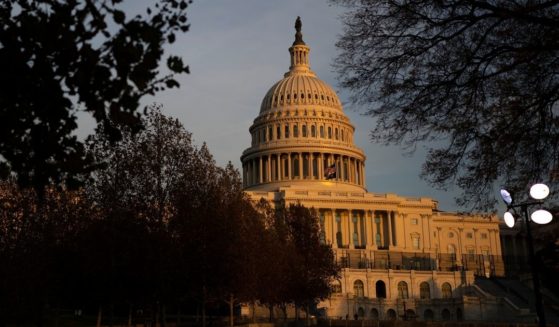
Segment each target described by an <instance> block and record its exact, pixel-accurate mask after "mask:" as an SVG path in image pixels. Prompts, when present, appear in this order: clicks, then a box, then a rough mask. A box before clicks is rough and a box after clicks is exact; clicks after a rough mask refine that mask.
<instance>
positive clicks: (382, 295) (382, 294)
mask: <svg viewBox="0 0 559 327" xmlns="http://www.w3.org/2000/svg"><path fill="white" fill-rule="evenodd" d="M375 288H376V296H377V299H386V284H384V282H383V281H382V280H379V281H377V282H376V284H375Z"/></svg>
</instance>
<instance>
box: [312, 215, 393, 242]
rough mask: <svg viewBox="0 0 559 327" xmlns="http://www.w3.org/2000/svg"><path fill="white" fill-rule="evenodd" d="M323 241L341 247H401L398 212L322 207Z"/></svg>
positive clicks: (320, 216)
mask: <svg viewBox="0 0 559 327" xmlns="http://www.w3.org/2000/svg"><path fill="white" fill-rule="evenodd" d="M319 218H320V229H321V238H322V241H323V242H328V243H330V244H332V245H333V246H334V248H339V249H347V248H349V249H365V248H377V249H388V248H390V247H396V246H398V237H397V235H398V233H397V232H396V226H397V224H396V212H395V211H384V210H383V211H381V210H375V211H370V210H368V211H363V210H340V209H320V210H319Z"/></svg>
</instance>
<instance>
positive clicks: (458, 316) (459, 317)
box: [456, 308, 464, 320]
mask: <svg viewBox="0 0 559 327" xmlns="http://www.w3.org/2000/svg"><path fill="white" fill-rule="evenodd" d="M463 319H464V316H463V314H462V309H460V308H457V309H456V320H463Z"/></svg>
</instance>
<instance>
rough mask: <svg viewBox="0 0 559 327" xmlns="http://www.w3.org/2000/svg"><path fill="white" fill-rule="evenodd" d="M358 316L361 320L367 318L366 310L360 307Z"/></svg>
mask: <svg viewBox="0 0 559 327" xmlns="http://www.w3.org/2000/svg"><path fill="white" fill-rule="evenodd" d="M357 316H358V317H359V319H363V318H364V317H365V309H363V308H362V307H359V309H357Z"/></svg>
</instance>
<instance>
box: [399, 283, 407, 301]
mask: <svg viewBox="0 0 559 327" xmlns="http://www.w3.org/2000/svg"><path fill="white" fill-rule="evenodd" d="M398 298H399V299H407V298H408V283H406V282H404V281H401V282H399V283H398Z"/></svg>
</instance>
